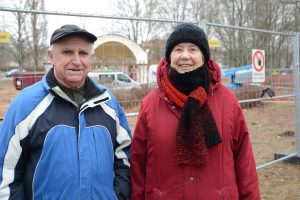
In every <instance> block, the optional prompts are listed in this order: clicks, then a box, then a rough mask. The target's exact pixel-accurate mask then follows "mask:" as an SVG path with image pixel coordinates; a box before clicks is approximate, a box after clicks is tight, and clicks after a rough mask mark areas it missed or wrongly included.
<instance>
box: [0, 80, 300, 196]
mask: <svg viewBox="0 0 300 200" xmlns="http://www.w3.org/2000/svg"><path fill="white" fill-rule="evenodd" d="M11 85H12V84H11V83H9V84H4V83H3V82H1V83H0V122H1V118H2V117H3V115H4V113H5V112H6V109H7V107H8V105H9V103H10V102H11V100H12V99H13V98H14V96H15V95H16V94H17V93H18V91H16V90H15V89H14V88H13V87H11ZM135 110H136V109H135ZM244 113H245V116H246V119H247V123H248V127H249V132H250V137H251V140H252V144H253V150H254V154H255V159H256V163H257V166H259V165H262V164H264V163H266V162H270V161H273V160H274V154H275V153H294V152H295V151H296V150H295V149H296V148H295V141H296V140H295V106H294V103H292V102H266V103H263V104H262V105H261V106H259V107H256V108H251V109H244ZM128 121H129V124H130V126H131V129H132V131H133V130H134V126H135V123H136V117H128ZM258 175H259V181H260V190H261V195H262V199H263V200H300V165H294V164H290V163H287V162H280V163H276V164H274V165H272V166H267V167H265V168H262V169H259V170H258Z"/></svg>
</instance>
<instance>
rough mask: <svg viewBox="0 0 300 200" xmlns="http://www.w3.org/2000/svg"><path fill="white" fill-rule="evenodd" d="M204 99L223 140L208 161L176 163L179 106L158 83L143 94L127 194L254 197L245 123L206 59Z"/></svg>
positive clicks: (144, 197)
mask: <svg viewBox="0 0 300 200" xmlns="http://www.w3.org/2000/svg"><path fill="white" fill-rule="evenodd" d="M209 66H210V67H209V68H210V71H211V77H212V83H211V87H210V92H209V96H208V99H207V101H208V104H209V106H210V109H211V111H212V113H213V116H214V119H215V121H216V124H217V127H218V130H219V133H220V135H221V138H222V143H220V144H217V145H214V146H212V147H210V148H209V149H208V151H209V159H210V161H209V163H208V164H206V165H201V166H187V165H176V164H175V162H174V155H175V143H176V138H175V137H176V129H177V125H178V120H179V118H180V114H181V109H179V108H178V107H177V106H175V104H174V103H172V102H170V101H169V100H168V98H167V97H166V96H165V94H164V93H163V92H162V90H161V85H160V78H161V74H162V68H163V67H169V66H168V65H166V62H165V61H164V60H162V62H161V63H160V66H159V69H158V84H159V88H158V89H155V90H153V91H152V92H151V93H149V94H148V95H147V96H146V97H145V98H144V100H143V102H142V105H141V110H140V113H139V116H138V121H137V125H136V128H135V131H134V136H133V141H132V145H131V181H132V196H131V200H154V199H155V200H238V199H240V200H259V199H260V193H259V188H258V178H257V173H256V168H255V160H254V157H253V152H252V147H251V143H250V139H249V133H248V128H247V125H246V121H245V118H244V115H243V113H242V110H241V108H240V105H239V103H238V101H237V99H236V97H235V96H234V95H233V94H232V93H231V92H230V91H229V90H228V89H227V88H226V87H224V86H223V85H222V84H221V83H220V78H221V77H220V68H219V67H218V66H217V64H216V63H214V61H212V60H210V61H209Z"/></svg>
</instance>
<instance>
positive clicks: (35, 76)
mask: <svg viewBox="0 0 300 200" xmlns="http://www.w3.org/2000/svg"><path fill="white" fill-rule="evenodd" d="M44 74H45V73H44V72H23V73H17V74H14V75H13V83H14V86H15V88H16V89H17V90H21V89H23V88H25V87H27V86H30V85H32V84H34V83H36V82H38V81H40V80H41V79H42V78H43V76H44Z"/></svg>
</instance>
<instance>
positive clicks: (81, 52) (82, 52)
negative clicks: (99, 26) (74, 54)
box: [79, 51, 88, 55]
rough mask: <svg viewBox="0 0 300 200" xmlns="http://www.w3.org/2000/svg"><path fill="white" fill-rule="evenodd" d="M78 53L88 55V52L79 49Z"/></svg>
mask: <svg viewBox="0 0 300 200" xmlns="http://www.w3.org/2000/svg"><path fill="white" fill-rule="evenodd" d="M79 54H80V55H88V52H85V51H80V52H79Z"/></svg>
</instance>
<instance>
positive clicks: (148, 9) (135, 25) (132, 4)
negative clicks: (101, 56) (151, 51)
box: [117, 0, 158, 44]
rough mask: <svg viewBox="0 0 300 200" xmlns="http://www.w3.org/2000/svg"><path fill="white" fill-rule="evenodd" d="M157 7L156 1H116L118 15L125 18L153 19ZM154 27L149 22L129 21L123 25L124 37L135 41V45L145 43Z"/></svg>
mask: <svg viewBox="0 0 300 200" xmlns="http://www.w3.org/2000/svg"><path fill="white" fill-rule="evenodd" d="M157 7H158V1H157V0H145V1H142V0H118V1H117V8H118V14H119V15H121V16H126V17H133V18H153V17H155V12H156V10H157ZM155 26H156V23H155V22H151V21H139V20H134V19H132V20H129V21H128V23H126V24H125V35H126V36H127V37H128V38H129V39H131V40H133V41H135V42H136V43H140V44H141V43H142V42H143V41H147V40H148V38H149V36H150V34H151V31H153V30H154V28H155Z"/></svg>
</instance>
